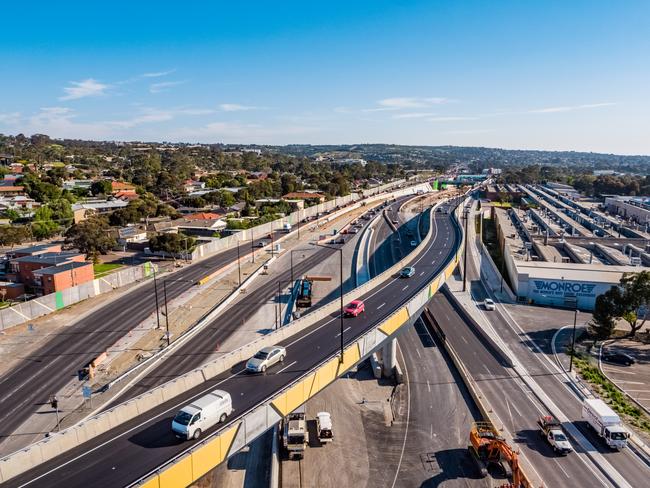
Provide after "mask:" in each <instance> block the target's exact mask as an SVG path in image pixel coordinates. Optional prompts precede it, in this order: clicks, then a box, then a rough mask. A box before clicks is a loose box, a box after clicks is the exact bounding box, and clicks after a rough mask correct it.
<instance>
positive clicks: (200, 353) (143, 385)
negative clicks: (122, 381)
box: [112, 197, 409, 404]
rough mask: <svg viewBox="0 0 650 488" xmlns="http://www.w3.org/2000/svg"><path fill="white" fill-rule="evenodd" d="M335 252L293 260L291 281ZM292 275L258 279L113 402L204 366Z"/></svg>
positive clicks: (319, 250) (323, 251)
mask: <svg viewBox="0 0 650 488" xmlns="http://www.w3.org/2000/svg"><path fill="white" fill-rule="evenodd" d="M408 198H409V197H400V198H398V199H397V200H396V201H395V202H394V203H392V204H390V205H389V207H388V208H393V207H394V208H398V207H399V205H401V203H403V202H404V200H406V199H408ZM362 222H366V221H362ZM368 222H369V221H368ZM368 222H366V224H365V225H367V224H368ZM359 235H361V234H359ZM355 237H356V236H355ZM356 241H357V239H356V238H355V239H349V240H348V241H347V242H346V243H345V244H343V245H344V246H349V245H354V244H356ZM303 247H304V246H303ZM336 247H338V246H336ZM334 252H335V251H334V250H332V249H330V248H325V247H318V248H315V249H314V251H313V252H310V253H307V254H306V257H305V258H304V259H300V260H298V259H296V261H295V263H294V265H293V276H294V278H296V277H299V276H302V275H304V274H307V273H308V272H309V271H310V270H311V269H312V268H313V267H315V266H316V265H317V264H319V263H321V262H323V261H324V260H326V259H327V258H328V256H330V255H331V254H333V253H334ZM291 274H292V271H291V269H290V268H285V270H284V271H281V272H279V273H277V272H275V273H273V274H272V275H269V276H268V277H265V276H262V277H260V278H259V279H258V280H259V281H262V284H261V285H259V286H256V287H254V289H253V291H251V292H249V293H247V294H246V295H243V296H242V297H241V298H240V299H238V300H237V301H236V302H234V303H233V305H232V306H230V307H229V308H228V309H227V310H225V311H224V312H223V313H222V314H221V315H220V316H219V317H217V318H216V319H215V320H213V321H212V322H211V323H210V324H208V325H207V326H206V327H205V328H204V329H203V330H202V331H201V332H199V333H198V334H196V335H195V336H194V337H192V338H191V339H190V340H188V341H187V342H186V343H185V344H183V345H182V346H181V347H179V348H178V349H176V350H175V351H174V352H173V353H172V354H170V355H169V356H168V357H167V358H166V359H165V361H164V362H163V363H161V364H159V365H157V366H156V368H155V369H154V370H153V371H152V372H151V373H149V374H147V375H146V376H145V377H143V378H142V379H141V380H139V381H138V382H137V383H136V384H135V385H133V386H132V387H131V388H130V389H129V390H128V391H127V392H126V393H125V394H123V395H121V396H120V397H118V398H117V399H114V401H115V400H118V401H120V402H122V401H126V400H127V399H129V398H133V397H135V396H138V395H140V394H142V393H144V392H145V391H147V390H149V389H151V388H153V387H154V386H157V385H160V384H162V383H164V382H166V381H169V380H170V379H173V378H175V377H177V376H180V375H182V374H183V373H187V372H188V371H191V370H192V369H194V368H196V367H198V366H200V365H202V364H204V363H205V362H206V361H208V360H209V359H210V357H211V356H213V355H214V352H215V346H216V345H217V344H222V343H224V342H225V341H226V340H227V339H228V338H229V337H230V336H231V335H232V334H233V333H234V332H235V331H236V330H237V329H238V328H239V327H241V324H245V323H247V322H248V320H249V319H250V317H252V316H253V315H254V314H255V313H256V310H257V308H258V307H259V306H261V305H263V304H265V303H267V302H268V301H269V300H272V299H273V298H274V297H275V296H277V292H278V282H279V283H282V284H285V285H286V284H288V283H289V282H290V281H291ZM325 303H326V302H325V301H321V302H319V304H318V305H317V306H314V307H312V308H310V311H314V310H316V309H317V308H319V307H320V306H322V305H325ZM112 404H114V402H113V403H112Z"/></svg>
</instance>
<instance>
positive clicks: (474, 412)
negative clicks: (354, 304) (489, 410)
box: [370, 213, 491, 487]
mask: <svg viewBox="0 0 650 488" xmlns="http://www.w3.org/2000/svg"><path fill="white" fill-rule="evenodd" d="M406 218H407V217H406V215H405V214H404V213H398V214H392V215H390V216H388V219H391V220H395V219H396V220H397V221H398V222H399V224H400V226H399V230H400V231H401V232H400V234H401V248H400V249H399V250H400V251H402V252H408V249H409V247H410V238H409V239H406V237H407V235H408V232H407V230H406V229H405V228H406V227H409V229H408V230H410V234H411V235H414V236H415V235H417V231H416V227H415V226H416V225H417V219H414V221H410V222H406V223H405V220H406ZM374 237H375V239H374V240H373V244H374V252H373V253H372V255H371V256H372V261H373V264H374V266H371V270H373V271H376V272H381V271H383V270H384V269H387V268H389V267H390V266H392V264H393V263H394V262H395V261H397V260H398V258H399V253H396V252H391V250H392V251H396V250H397V249H395V247H394V246H392V245H390V246H387V245H386V242H388V243H389V244H390V241H392V239H393V234H392V229H391V227H390V226H389V225H388V223H387V221H386V220H383V221H382V222H380V223H378V225H376V227H375V235H374ZM377 237H379V238H377ZM382 243H383V244H382ZM396 254H397V255H396ZM398 340H399V349H400V352H401V354H400V357H399V359H400V364H402V366H403V373H404V385H403V386H402V392H401V394H400V395H401V396H403V397H406V398H405V399H403V400H402V401H401V404H402V405H404V409H403V410H404V411H403V412H402V415H401V417H400V419H399V422H403V423H404V424H405V426H404V429H397V428H395V427H392V428H390V429H387V430H386V431H384V433H383V435H382V437H381V438H380V439H376V440H374V441H375V442H380V443H383V444H384V445H386V446H391V448H386V449H385V452H384V455H385V457H384V459H383V462H384V466H383V467H382V468H380V469H379V471H380V473H379V475H380V476H383V479H374V480H372V479H371V480H370V482H371V483H373V484H374V485H376V486H381V485H383V484H387V483H388V485H389V486H390V483H393V482H394V483H395V486H439V485H441V484H444V486H450V487H451V486H454V487H486V486H490V481H491V480H490V479H489V478H486V479H477V476H476V475H477V468H476V465H475V463H474V462H473V460H472V459H471V457H470V456H469V452H468V451H467V442H468V435H469V430H470V428H471V425H472V422H474V421H475V420H480V418H481V417H480V412H479V411H478V408H477V407H476V405H474V402H473V400H472V398H471V396H470V395H469V392H468V391H467V389H466V387H465V385H464V383H463V380H462V379H461V377H460V375H459V374H458V373H457V372H456V370H455V367H454V365H453V363H451V361H450V360H449V358H448V357H447V355H446V354H445V352H444V349H442V348H441V347H439V344H437V343H436V342H435V340H434V337H433V336H432V334H431V333H430V332H429V330H428V329H427V327H426V325H425V323H424V322H423V321H421V320H420V321H417V322H416V323H415V326H414V327H409V328H408V330H405V331H404V332H402V333H401V334H400V335H399V339H398ZM400 434H401V436H400Z"/></svg>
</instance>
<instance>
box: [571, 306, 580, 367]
mask: <svg viewBox="0 0 650 488" xmlns="http://www.w3.org/2000/svg"><path fill="white" fill-rule="evenodd" d="M577 321H578V303H577V302H576V309H575V313H574V314H573V337H572V339H571V359H570V361H569V373H570V372H571V370H572V369H573V355H574V354H575V345H576V322H577Z"/></svg>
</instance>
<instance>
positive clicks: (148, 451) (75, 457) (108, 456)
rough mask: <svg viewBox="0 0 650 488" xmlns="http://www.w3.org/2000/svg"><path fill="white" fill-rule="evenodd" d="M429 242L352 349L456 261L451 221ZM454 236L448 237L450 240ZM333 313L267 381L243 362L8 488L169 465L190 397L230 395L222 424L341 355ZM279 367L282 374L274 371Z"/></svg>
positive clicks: (380, 299)
mask: <svg viewBox="0 0 650 488" xmlns="http://www.w3.org/2000/svg"><path fill="white" fill-rule="evenodd" d="M433 219H434V222H433V224H432V230H433V232H434V234H433V235H434V237H433V238H432V240H431V241H430V243H429V244H428V245H427V247H426V248H424V249H422V250H421V252H420V253H418V255H417V256H414V257H413V260H412V263H411V264H413V265H415V266H416V268H417V269H419V270H420V271H421V272H423V274H420V273H416V275H415V276H413V277H412V278H411V279H410V280H409V283H408V288H407V289H404V281H403V280H400V279H399V278H398V277H394V278H392V279H390V280H389V281H387V282H386V283H384V284H383V285H381V286H380V287H377V288H375V289H374V290H372V291H370V292H368V293H367V294H366V295H364V296H363V297H362V299H363V300H364V301H365V302H366V312H365V314H362V315H361V316H359V317H356V318H346V319H345V320H344V327H345V328H344V334H343V339H344V341H345V342H347V343H349V342H351V341H353V340H354V339H355V338H356V337H358V336H359V335H362V334H363V333H365V332H366V331H367V330H369V329H371V328H373V327H375V326H376V325H377V324H378V323H380V322H381V321H382V320H384V319H385V318H386V317H387V316H388V315H390V314H391V313H392V311H393V310H395V309H397V308H399V307H400V306H401V305H403V304H404V303H405V302H406V301H408V299H409V298H410V297H411V296H412V295H413V294H414V293H415V292H417V291H419V290H420V289H422V287H424V286H425V285H426V284H427V283H428V282H429V281H430V279H431V278H432V277H433V276H435V275H436V274H437V273H439V272H440V271H441V270H442V269H443V268H444V266H445V265H446V264H447V263H448V262H449V261H450V260H451V259H452V258H453V253H454V251H455V249H456V243H457V242H458V240H459V231H458V227H457V226H456V224H454V222H453V221H452V218H451V215H449V214H447V213H444V212H436V213H434V214H433ZM450 236H451V239H450ZM339 342H340V337H339V314H338V311H337V312H334V313H332V314H331V315H330V316H328V317H326V318H324V319H323V320H321V321H319V322H317V323H315V324H314V325H313V326H312V327H310V328H308V329H306V330H304V331H303V332H301V333H299V334H297V335H296V336H294V337H293V338H291V339H290V340H289V341H288V342H287V343H285V344H283V345H284V346H285V347H286V348H287V358H286V360H285V365H286V366H284V365H283V366H278V367H276V368H274V370H273V369H272V370H270V371H269V372H268V373H267V374H266V375H246V374H243V367H244V365H243V364H239V365H237V366H235V367H234V368H232V369H231V371H229V372H227V373H225V374H223V375H221V376H219V377H218V378H216V379H214V380H213V381H211V382H210V383H209V384H207V385H206V384H204V385H201V386H200V387H197V388H195V389H193V390H192V391H190V392H188V393H186V394H183V395H180V396H179V397H177V398H176V399H174V400H173V401H170V402H166V403H164V404H161V405H159V406H157V407H156V408H154V409H153V410H152V411H150V412H148V413H147V414H145V415H143V416H140V417H138V418H136V419H133V420H131V421H129V422H126V423H124V424H123V425H121V426H119V427H118V428H116V429H113V430H112V431H110V432H107V433H105V434H104V435H102V436H99V437H97V438H95V439H92V440H91V441H89V442H87V443H85V444H82V445H80V446H78V447H77V448H75V449H73V450H71V451H69V452H67V453H65V454H63V455H61V456H59V457H57V458H55V459H53V460H51V461H49V462H47V463H44V464H42V465H40V466H38V467H37V468H35V469H33V470H31V471H29V472H27V473H24V474H23V475H21V476H19V477H17V478H14V479H13V480H10V481H9V482H8V483H7V486H25V485H31V486H65V487H66V488H73V487H86V486H89V485H92V486H94V487H97V488H100V487H115V486H123V485H126V484H128V483H130V482H133V481H134V480H136V479H137V478H138V477H140V476H142V475H144V474H146V473H148V472H150V471H151V470H153V469H155V468H156V467H157V466H160V465H161V464H162V463H164V462H165V461H166V460H168V459H170V458H172V457H173V456H175V455H177V454H179V453H181V452H183V451H185V450H186V449H187V448H189V447H191V446H192V442H181V441H179V440H177V439H176V438H175V437H174V436H173V434H172V432H171V430H170V423H171V419H172V418H173V416H174V415H175V413H176V412H177V410H178V409H179V408H181V407H183V406H184V405H185V404H187V403H188V402H189V401H191V399H193V398H196V397H198V396H201V395H202V394H204V392H205V391H210V390H211V389H213V388H215V387H216V385H217V384H218V385H219V388H221V389H224V390H226V391H229V392H230V393H231V395H232V396H233V406H234V409H235V413H234V415H233V416H232V417H231V418H230V419H229V421H228V422H227V423H226V425H225V426H219V428H218V429H212V430H211V431H210V432H206V435H207V434H210V433H211V432H212V431H216V430H220V429H223V428H225V427H227V426H228V425H230V424H231V423H232V422H233V421H235V420H236V419H237V418H238V417H239V416H241V415H243V414H245V413H246V412H247V411H249V410H250V409H252V408H254V407H255V406H256V405H259V404H260V403H262V402H264V401H265V400H266V399H268V398H269V397H270V396H271V395H273V393H274V392H275V391H277V390H279V389H281V388H283V387H285V386H286V385H288V384H290V383H292V382H293V381H295V380H296V379H298V378H300V377H301V376H303V375H304V374H305V373H306V372H307V371H309V370H311V369H312V368H313V367H314V366H316V365H317V364H320V363H321V362H323V361H324V360H326V359H327V358H330V357H332V356H334V355H336V353H337V352H338V350H339ZM279 368H281V369H279Z"/></svg>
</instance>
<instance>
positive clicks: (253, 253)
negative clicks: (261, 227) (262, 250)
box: [250, 229, 255, 264]
mask: <svg viewBox="0 0 650 488" xmlns="http://www.w3.org/2000/svg"><path fill="white" fill-rule="evenodd" d="M250 231H251V254H252V255H253V264H255V245H254V242H253V241H254V239H253V229H250Z"/></svg>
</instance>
